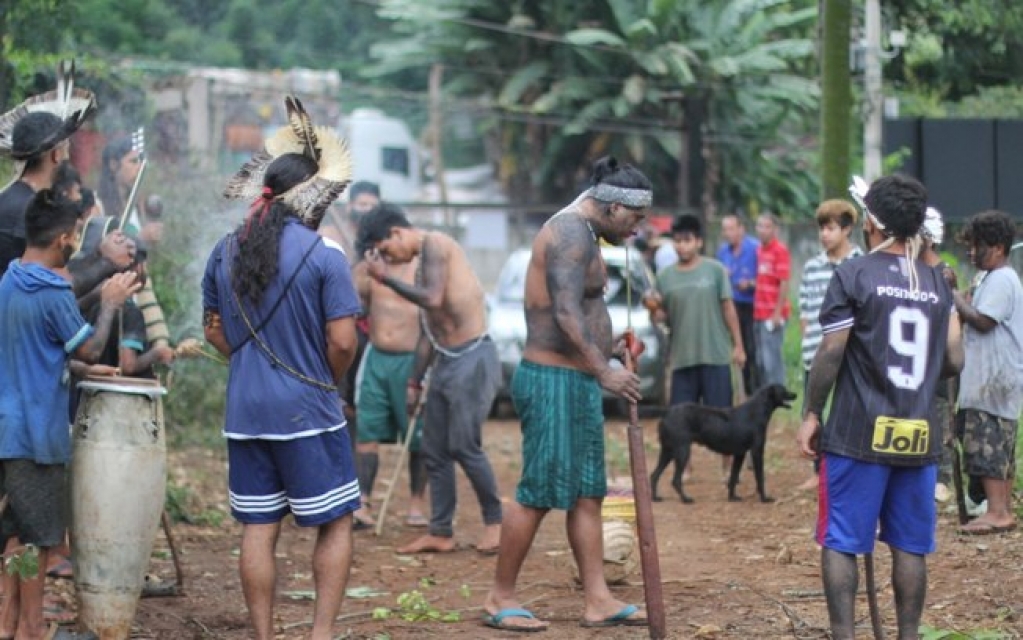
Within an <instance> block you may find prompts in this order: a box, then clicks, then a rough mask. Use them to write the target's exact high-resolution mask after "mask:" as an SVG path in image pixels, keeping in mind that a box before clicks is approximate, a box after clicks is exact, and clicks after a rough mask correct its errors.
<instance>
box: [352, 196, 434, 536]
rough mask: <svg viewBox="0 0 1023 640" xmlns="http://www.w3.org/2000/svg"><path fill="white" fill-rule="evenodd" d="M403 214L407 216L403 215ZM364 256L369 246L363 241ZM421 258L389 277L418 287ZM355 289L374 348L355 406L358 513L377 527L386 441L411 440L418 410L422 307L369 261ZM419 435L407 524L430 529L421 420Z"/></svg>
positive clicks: (412, 457) (391, 268)
mask: <svg viewBox="0 0 1023 640" xmlns="http://www.w3.org/2000/svg"><path fill="white" fill-rule="evenodd" d="M380 211H396V212H397V213H398V214H402V211H401V209H399V208H398V207H397V206H395V205H393V204H390V203H381V204H380V205H379V206H378V207H376V208H375V209H373V210H371V211H370V212H369V214H367V215H369V216H374V215H377V214H378V212H380ZM402 215H403V214H402ZM356 244H357V245H358V246H357V248H356V250H357V251H358V252H359V253H360V254H361V253H364V252H365V250H366V249H367V247H364V246H362V244H361V242H359V241H357V243H356ZM418 268H419V259H418V258H413V259H412V260H411V261H410V262H404V263H400V262H396V263H393V264H388V265H387V266H386V274H387V275H388V276H389V277H391V278H394V279H396V280H398V281H400V282H402V283H404V284H406V285H412V284H414V283H415V278H416V270H417V269H418ZM352 275H353V277H354V279H355V286H356V289H357V290H358V292H359V298H360V299H361V300H362V308H363V309H365V310H366V313H367V315H368V316H369V345H370V346H369V348H367V349H366V352H365V355H364V356H363V363H362V369H361V373H360V378H361V381H360V382H359V383H358V385H359V386H358V391H357V396H356V397H357V399H358V400H357V402H356V405H355V410H356V416H357V418H356V421H357V422H358V424H359V429H358V435H357V440H358V442H357V444H356V451H357V452H358V454H359V463H358V466H359V488H360V490H361V491H362V495H363V508H362V509H360V510H359V511H357V512H356V514H355V517H356V521H357V523H358V524H361V525H363V526H372V525H373V524H375V523H374V522H373V520H372V518H371V516H370V514H369V498H370V496H371V495H372V494H373V483H374V481H375V480H376V475H377V467H378V465H379V450H380V443H381V442H397V443H399V444H400V443H402V442H404V441H405V434H406V430H407V429H408V422H409V415H410V414H411V413H412V411H413V408H414V405H407V404H406V384H407V381H408V380H409V379H410V378H411V377H412V364H413V360H414V357H415V350H416V345H417V344H418V342H419V307H417V306H416V305H414V304H412V303H411V302H409V301H408V300H406V299H405V298H403V297H401V296H400V295H398V293H397V292H395V291H394V290H393V289H392V288H391V287H389V286H387V285H385V284H383V283H381V282H378V281H377V280H376V279H375V278H373V277H371V276H370V274H369V266H368V263H367V262H365V261H361V262H359V263H358V264H357V265H355V267H354V268H353V270H352ZM415 430H416V431H415V433H414V434H413V436H412V441H411V442H410V443H409V460H408V470H409V482H410V485H411V486H410V489H411V493H412V500H411V503H410V505H409V511H408V517H407V518H406V519H405V524H407V525H409V526H414V527H425V526H426V525H427V520H426V516H425V515H424V513H425V508H424V507H425V500H424V494H425V493H426V464H425V460H424V457H423V455H422V454H421V452H420V450H419V449H420V440H421V438H422V430H423V426H422V420H417V421H416V425H415Z"/></svg>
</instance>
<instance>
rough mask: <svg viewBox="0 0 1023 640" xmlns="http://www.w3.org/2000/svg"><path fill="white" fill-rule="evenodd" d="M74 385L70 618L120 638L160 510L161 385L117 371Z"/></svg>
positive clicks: (163, 461) (163, 453)
mask: <svg viewBox="0 0 1023 640" xmlns="http://www.w3.org/2000/svg"><path fill="white" fill-rule="evenodd" d="M78 388H79V389H80V390H81V392H82V397H81V400H80V402H79V405H78V415H77V416H76V418H75V425H74V432H73V434H72V443H73V445H72V454H71V545H72V550H73V552H72V554H71V555H72V557H73V564H74V575H75V578H74V579H75V587H76V589H77V591H78V597H79V612H78V619H79V622H80V623H82V624H83V625H84V626H85V627H86V628H88V629H90V630H92V631H93V632H95V633H96V634H98V635H99V637H100V638H101V640H125V639H126V638H127V637H128V633H129V631H130V630H131V624H132V621H133V620H134V618H135V609H136V607H137V606H138V600H139V596H140V595H141V593H142V584H143V581H144V578H145V573H146V569H147V568H148V566H149V556H150V553H151V552H152V549H153V539H154V538H155V536H156V532H157V526H158V525H159V523H160V514H161V512H162V511H163V501H164V492H165V484H166V476H167V446H166V441H165V438H164V425H163V402H162V396H163V395H164V394H166V393H167V391H166V389H164V388H163V387H161V386H159V385H158V384H156V382H155V381H152V380H145V379H139V378H118V377H115V378H108V379H103V380H102V381H100V380H99V379H89V380H86V381H84V382H81V383H79V385H78Z"/></svg>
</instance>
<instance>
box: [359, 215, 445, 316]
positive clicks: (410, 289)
mask: <svg viewBox="0 0 1023 640" xmlns="http://www.w3.org/2000/svg"><path fill="white" fill-rule="evenodd" d="M419 261H420V267H419V268H420V270H421V271H422V278H421V280H420V284H421V286H416V285H413V284H409V283H407V282H403V281H401V280H399V279H397V278H395V277H393V276H389V275H384V276H382V277H380V278H379V281H380V282H381V283H383V284H385V285H387V286H388V287H390V288H391V289H394V291H395V292H396V293H397V294H398V295H400V296H401V297H402V298H405V299H406V300H408V301H409V302H411V303H413V304H416V305H419V306H420V307H423V308H424V309H426V310H428V311H435V310H437V309H439V308H440V306H441V304H443V303H444V289H445V288H446V287H447V284H448V276H449V274H448V252H447V251H445V250H444V248H443V247H441V246H439V242H438V241H437V239H436V238H434V237H433V234H430V233H426V234H424V235H423V249H422V252H421V255H420V256H419ZM370 273H377V272H375V271H371V272H370Z"/></svg>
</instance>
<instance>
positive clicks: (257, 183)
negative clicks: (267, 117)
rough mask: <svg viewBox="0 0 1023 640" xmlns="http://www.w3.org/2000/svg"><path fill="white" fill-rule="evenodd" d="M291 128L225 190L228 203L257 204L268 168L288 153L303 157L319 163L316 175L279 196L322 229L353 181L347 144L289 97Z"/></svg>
mask: <svg viewBox="0 0 1023 640" xmlns="http://www.w3.org/2000/svg"><path fill="white" fill-rule="evenodd" d="M284 104H285V107H286V109H287V112H288V126H286V127H281V128H280V129H278V130H277V132H276V133H274V135H272V136H271V137H270V138H268V139H267V141H266V143H265V144H264V146H263V149H262V150H261V151H259V152H258V153H256V155H254V156H252V159H251V160H249V161H248V162H246V163H245V164H244V165H243V166H242V168H241V169H239V170H238V173H236V174H235V175H234V177H232V178H231V179H230V180H229V181H228V183H227V186H226V187H225V188H224V197H225V198H227V199H229V200H250V201H252V200H255V199H256V198H259V197H260V196H261V195H262V191H263V177H264V175H265V174H266V168H267V167H268V166H269V165H270V163H271V162H273V161H274V159H275V158H277V157H279V156H281V155H283V154H285V153H300V154H302V155H305V156H307V157H309V158H312V159H313V160H315V161H316V166H317V167H318V169H317V172H316V174H315V175H314V176H313V177H312V178H310V179H309V180H306V181H305V182H303V183H301V184H298V185H295V186H294V187H292V188H291V189H290V190H288V191H287V192H285V193H283V194H281V195H279V196H278V198H279V199H280V200H281V201H283V202H284V203H286V204H288V205H289V206H291V207H292V208H293V209H294V210H295V212H296V213H297V214H298V215H299V217H300V218H301V219H302V221H303V223H305V225H306V226H308V227H310V228H312V229H316V228H317V227H319V226H320V221H321V220H322V219H323V215H324V213H326V211H327V207H328V206H330V203H332V202H334V200H337V198H338V197H339V196H340V195H341V194H342V193H344V190H345V189H346V188H347V187H348V185H349V184H350V183H351V181H352V158H351V154H350V153H349V151H348V145H347V144H346V143H345V141H344V140H343V139H342V138H341V137H340V136H339V135H338V134H337V133H336V132H335V131H334V130H332V129H331V128H329V127H323V126H320V127H315V126H313V123H312V120H311V119H310V118H309V114H308V113H306V110H305V108H304V107H303V106H302V102H301V101H300V100H299V99H298V98H296V97H294V96H287V97H285V99H284Z"/></svg>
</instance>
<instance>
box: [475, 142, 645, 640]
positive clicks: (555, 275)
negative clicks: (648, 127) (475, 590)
mask: <svg viewBox="0 0 1023 640" xmlns="http://www.w3.org/2000/svg"><path fill="white" fill-rule="evenodd" d="M592 184H593V186H592V187H591V188H590V189H588V190H587V191H584V192H583V193H582V194H581V195H580V196H579V197H578V198H576V200H575V202H573V203H572V204H570V205H569V206H568V207H566V208H565V209H563V210H561V211H560V212H558V213H557V214H555V215H554V216H553V217H552V218H551V219H550V220H548V221H547V223H546V224H544V226H543V228H541V229H540V232H539V233H538V234H537V235H536V239H535V240H534V241H533V253H532V256H531V258H530V261H529V267H528V268H527V271H526V292H525V313H526V327H527V333H526V346H525V350H524V352H523V354H522V361H521V362H520V363H519V366H518V368H517V369H516V370H515V377H514V378H513V380H512V386H511V395H512V401H513V402H514V403H515V410H516V411H517V412H518V414H519V416H520V417H521V419H522V462H523V464H522V478H521V480H520V481H519V485H518V489H517V491H516V494H515V502H513V503H511V504H509V505H508V507H507V514H506V516H505V521H504V525H503V526H502V528H501V551H500V554H499V556H498V558H497V570H496V573H495V576H494V585H493V588H492V589H491V591H490V594H489V595H488V596H487V599H486V602H484V604H483V607H484V609H485V612H486V615H485V618H484V622H485V624H486V625H488V626H491V627H495V628H498V629H508V630H514V631H538V630H542V629H545V628H547V626H548V623H547V622H545V621H541V620H537V619H536V618H535V617H534V616H533V614H532V613H531V612H530V611H529V610H527V609H525V608H524V607H523V606H522V603H521V601H520V600H519V599H518V596H517V595H516V592H515V583H516V581H517V579H518V576H519V571H520V570H521V569H522V563H523V561H525V559H526V554H528V553H529V548H530V546H531V545H532V543H533V538H534V536H535V535H536V531H537V529H538V528H539V526H540V523H541V522H542V521H543V519H544V517H545V516H546V515H547V514H548V513H549V512H550V510H551V509H561V510H564V511H566V512H567V528H568V540H569V544H570V546H571V547H572V553H573V555H574V557H575V560H576V563H577V564H578V566H579V577H580V579H581V581H582V587H583V601H584V605H583V611H582V616H581V622H580V624H581V625H582V626H585V627H608V626H618V625H622V626H635V625H645V624H647V618H646V614H645V613H644V612H643V611H642V610H640V609H639V608H638V607H636V606H635V605H629V604H626V603H624V602H621V601H620V600H618V599H617V598H615V597H614V595H612V594H611V592H610V590H609V589H608V587H607V582H606V581H605V579H604V553H603V528H602V523H601V518H600V509H601V504H602V503H603V501H604V496H605V495H606V494H607V480H606V473H605V469H604V416H603V398H602V393H601V390H602V389H604V390H607V391H609V392H611V393H613V394H614V395H616V396H620V397H622V398H625V399H627V400H630V401H638V400H639V399H640V393H639V378H638V377H637V376H636V374H634V373H632V372H631V371H629V370H628V369H625V368H624V367H613V366H611V365H610V364H609V362H608V359H609V358H610V357H611V356H612V350H613V345H614V339H613V337H612V334H611V317H610V316H609V315H608V311H607V304H606V303H605V302H604V290H605V287H606V286H607V270H606V267H605V265H604V261H603V259H602V257H601V252H600V239H601V238H603V239H605V240H607V241H609V242H611V243H613V244H622V243H623V242H624V241H625V239H626V238H627V237H629V236H631V235H632V234H633V233H635V231H636V229H637V228H638V227H639V225H640V223H642V222H643V219H644V218H645V217H646V211H647V208H648V207H649V206H650V202H651V199H652V192H651V188H650V181H649V180H648V179H647V177H646V176H644V175H643V174H642V173H641V172H640V171H639V170H638V169H636V168H635V167H633V166H631V165H627V164H622V165H620V164H618V162H617V161H616V160H615V159H614V158H612V157H606V158H602V159H601V160H598V161H597V163H596V164H595V165H594V168H593V176H592Z"/></svg>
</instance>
